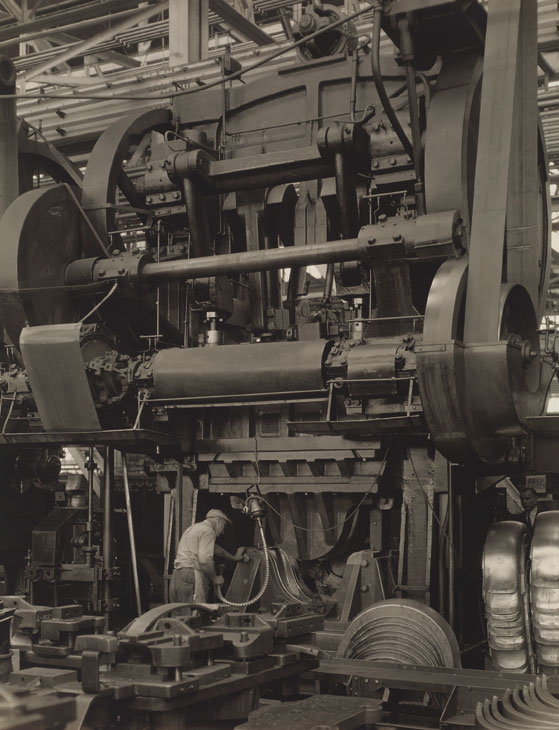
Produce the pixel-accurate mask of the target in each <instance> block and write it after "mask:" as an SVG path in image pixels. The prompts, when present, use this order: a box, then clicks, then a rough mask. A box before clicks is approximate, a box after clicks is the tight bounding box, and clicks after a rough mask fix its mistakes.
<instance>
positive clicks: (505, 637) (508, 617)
mask: <svg viewBox="0 0 559 730" xmlns="http://www.w3.org/2000/svg"><path fill="white" fill-rule="evenodd" d="M528 545H529V537H528V531H527V529H526V526H525V525H523V524H522V523H521V522H499V523H496V524H494V525H492V526H491V528H490V530H489V532H488V534H487V539H486V541H485V547H484V551H483V599H484V602H485V614H486V618H487V639H488V643H489V650H490V654H491V662H492V665H493V667H494V668H495V669H499V670H501V671H505V672H527V671H529V670H530V671H533V669H534V664H533V662H534V658H533V651H532V641H531V633H530V628H529V620H530V612H529V590H528V574H527V560H528Z"/></svg>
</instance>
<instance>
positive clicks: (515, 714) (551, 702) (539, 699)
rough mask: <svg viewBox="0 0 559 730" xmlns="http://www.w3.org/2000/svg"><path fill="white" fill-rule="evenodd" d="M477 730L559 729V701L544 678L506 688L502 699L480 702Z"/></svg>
mask: <svg viewBox="0 0 559 730" xmlns="http://www.w3.org/2000/svg"><path fill="white" fill-rule="evenodd" d="M475 727H476V729H477V730H515V728H518V730H526V728H531V730H540V728H541V730H548V729H551V728H559V700H557V698H556V697H554V696H553V695H552V694H551V692H550V691H549V688H548V686H547V681H546V678H545V677H538V678H537V679H536V681H535V683H534V682H532V683H530V684H526V685H524V686H523V687H518V686H517V687H515V688H514V689H507V690H506V692H505V694H504V695H503V698H502V699H501V700H499V699H498V698H497V697H493V698H492V699H490V700H489V699H487V700H485V701H484V702H479V703H478V705H477V708H476V724H475Z"/></svg>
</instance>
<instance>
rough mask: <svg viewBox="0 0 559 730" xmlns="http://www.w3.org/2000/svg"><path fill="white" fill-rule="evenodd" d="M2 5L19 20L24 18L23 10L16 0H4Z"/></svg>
mask: <svg viewBox="0 0 559 730" xmlns="http://www.w3.org/2000/svg"><path fill="white" fill-rule="evenodd" d="M2 5H3V6H4V7H5V8H6V10H7V11H8V12H9V13H10V14H11V15H13V16H14V18H15V19H16V20H17V21H18V22H21V21H22V20H23V10H22V9H21V7H20V6H19V5H18V4H17V3H16V1H15V0H2Z"/></svg>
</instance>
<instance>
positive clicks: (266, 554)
mask: <svg viewBox="0 0 559 730" xmlns="http://www.w3.org/2000/svg"><path fill="white" fill-rule="evenodd" d="M257 523H258V529H259V530H260V538H261V540H262V550H263V551H264V580H263V581H262V587H261V588H260V590H259V591H258V593H257V594H256V595H255V596H254V598H250V599H249V600H248V601H243V602H241V603H237V602H235V601H228V600H227V599H226V598H225V597H224V596H223V593H222V591H221V586H220V585H217V586H216V587H215V592H216V594H217V597H218V598H219V600H220V601H221V602H222V603H225V604H226V605H227V606H233V607H234V608H246V607H247V606H252V604H253V603H256V602H257V601H259V600H260V599H261V598H262V596H263V595H264V593H265V591H266V588H267V587H268V583H269V581H270V552H269V550H268V543H267V542H266V536H265V535H264V527H263V525H262V520H261V519H260V518H257Z"/></svg>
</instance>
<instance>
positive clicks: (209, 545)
mask: <svg viewBox="0 0 559 730" xmlns="http://www.w3.org/2000/svg"><path fill="white" fill-rule="evenodd" d="M215 547H216V544H215V532H214V531H213V530H211V529H209V530H207V531H206V532H204V533H203V534H202V535H201V536H200V540H199V543H198V562H199V563H200V569H201V570H202V571H203V572H204V573H205V574H206V575H207V576H208V578H209V579H210V580H211V582H212V583H215V582H216V580H217V579H218V578H219V577H220V576H218V575H217V573H216V572H215V564H214V549H215ZM221 580H222V582H223V578H222V579H221Z"/></svg>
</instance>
